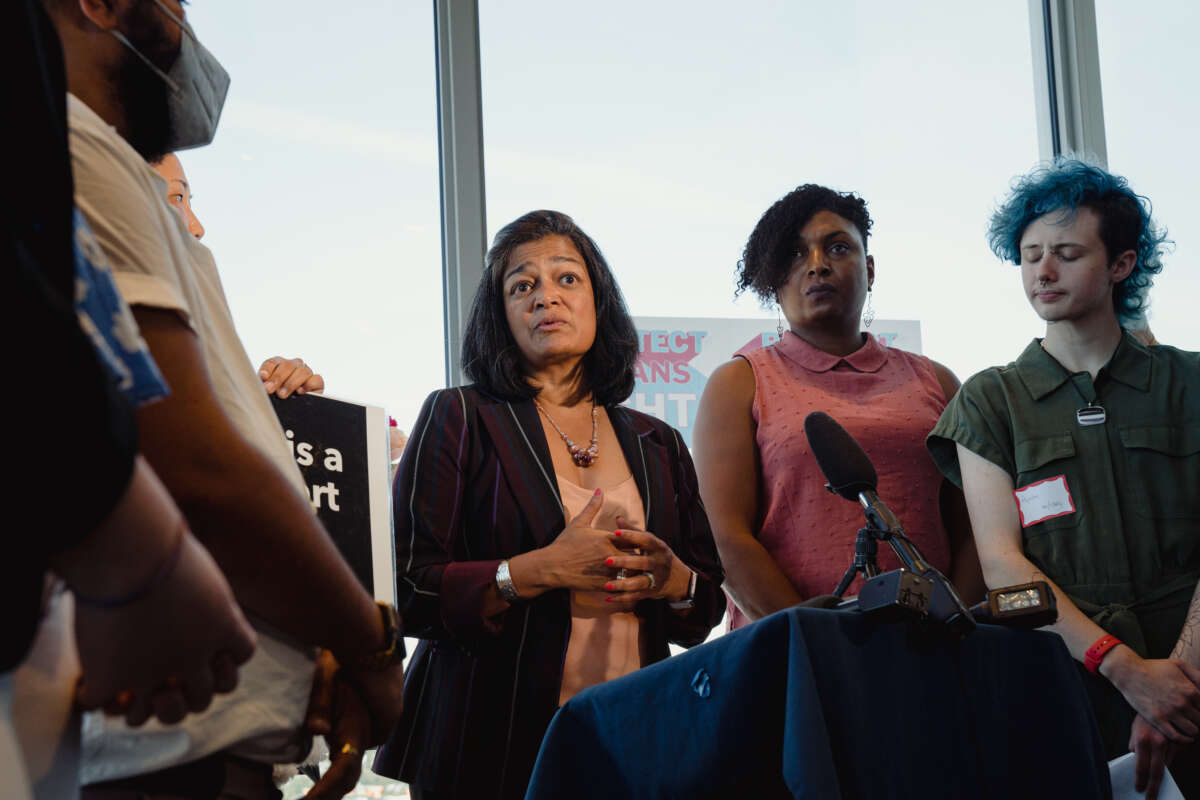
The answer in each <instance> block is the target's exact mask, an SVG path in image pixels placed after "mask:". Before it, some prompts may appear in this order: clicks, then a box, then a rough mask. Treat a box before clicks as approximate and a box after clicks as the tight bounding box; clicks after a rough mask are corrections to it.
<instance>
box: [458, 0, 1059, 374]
mask: <svg viewBox="0 0 1200 800" xmlns="http://www.w3.org/2000/svg"><path fill="white" fill-rule="evenodd" d="M480 15H481V20H480V39H481V57H482V63H483V108H484V141H485V148H486V152H485V162H486V168H487V218H488V225H489V229H490V231H491V233H493V234H494V232H495V231H496V230H497V229H499V227H500V226H502V225H503V224H505V223H507V222H509V221H511V220H512V219H514V218H515V217H517V216H519V215H520V214H522V213H524V212H525V211H528V210H531V209H534V208H555V209H558V210H561V211H565V212H567V213H569V214H571V215H572V216H574V217H575V219H576V221H577V222H578V223H579V224H580V225H581V226H582V227H583V228H584V229H585V230H586V231H588V232H589V233H590V234H591V235H592V236H593V237H594V238H595V239H596V241H597V242H598V243H599V245H600V247H601V248H602V249H603V250H604V252H605V255H606V256H607V257H608V260H609V262H610V264H611V265H612V266H613V268H614V270H615V272H616V274H617V279H618V281H619V282H620V285H621V287H622V289H623V290H624V292H625V296H626V299H627V300H628V302H629V305H630V308H631V310H632V312H633V313H634V315H635V316H654V317H664V316H677V317H745V316H770V317H771V318H772V320H773V319H774V311H773V310H771V311H766V312H764V311H763V310H761V309H759V307H758V304H757V301H756V300H754V299H753V298H752V297H750V296H748V295H747V296H743V297H742V298H741V299H740V300H738V301H737V302H735V301H734V299H733V290H734V277H733V276H734V270H735V266H736V263H737V261H738V258H739V256H740V253H741V249H742V247H743V245H744V243H745V241H746V238H747V236H748V235H749V233H750V231H751V229H752V228H753V226H754V224H755V222H756V221H757V220H758V218H759V216H760V215H761V214H762V213H763V211H765V210H766V208H767V207H768V206H769V205H770V204H771V203H772V202H773V201H775V200H776V199H777V198H779V197H780V196H781V195H783V194H785V193H786V192H787V191H789V190H790V189H792V188H794V187H795V186H797V185H798V184H801V183H806V182H817V183H824V184H827V185H830V186H834V187H837V188H840V189H849V190H854V191H856V192H858V193H860V194H861V195H863V196H864V197H865V198H866V199H867V201H868V202H869V204H870V209H871V213H872V215H873V217H874V218H875V221H876V225H875V231H874V235H873V236H872V239H871V242H870V250H871V251H872V252H873V253H874V255H875V258H876V263H877V278H876V290H875V293H874V294H875V297H874V305H875V308H876V310H877V312H878V313H879V315H880V316H881V317H884V318H891V319H917V320H920V322H921V324H922V329H923V330H922V342H923V350H924V352H925V353H927V354H928V355H930V356H931V357H933V358H934V359H937V360H939V361H942V362H944V363H946V364H947V365H948V366H950V367H951V368H952V369H953V370H955V371H956V372H957V373H958V374H959V375H960V377H966V375H968V374H970V373H973V372H975V371H977V370H979V369H981V368H983V367H986V366H989V365H991V364H995V363H1004V362H1007V361H1009V360H1011V359H1012V358H1014V357H1015V356H1016V355H1017V354H1018V353H1019V352H1020V350H1021V349H1022V348H1023V347H1024V345H1025V344H1026V343H1027V342H1028V340H1029V338H1030V337H1032V336H1033V335H1035V334H1036V333H1037V332H1038V331H1039V330H1040V329H1041V325H1040V323H1039V322H1038V320H1037V318H1036V317H1035V316H1034V315H1033V312H1032V311H1031V310H1030V309H1029V307H1028V304H1027V303H1026V301H1025V300H1024V297H1023V295H1022V292H1021V289H1020V287H1019V280H1018V277H1017V274H1016V271H1015V269H1014V268H1012V267H1006V266H1004V265H1001V264H999V263H998V262H996V260H995V259H994V258H993V257H992V255H991V254H990V252H989V251H988V249H987V247H986V244H985V242H984V230H985V226H986V221H987V216H988V213H989V212H990V210H991V208H992V206H993V204H994V202H995V201H996V199H997V198H999V197H1000V196H1001V195H1002V194H1003V193H1004V191H1005V189H1006V187H1007V185H1008V182H1009V180H1010V179H1011V178H1012V177H1013V176H1014V175H1016V174H1019V173H1021V172H1024V171H1025V170H1027V169H1028V168H1029V167H1030V166H1031V165H1032V164H1033V163H1034V162H1035V161H1036V160H1037V139H1036V135H1035V118H1034V105H1033V81H1032V76H1031V57H1030V44H1029V42H1030V39H1029V27H1028V12H1027V10H1026V7H1025V4H1023V3H999V4H991V5H978V4H972V5H970V6H965V5H963V4H961V3H956V2H951V1H950V0H942V1H941V2H934V3H920V4H911V3H910V4H903V3H901V4H895V3H880V2H867V1H866V0H864V1H863V2H846V3H835V4H830V3H816V2H791V3H779V2H767V1H766V0H755V1H753V2H745V3H739V4H736V5H731V4H729V3H723V2H697V3H687V4H682V3H650V4H646V3H639V2H633V1H632V0H616V1H615V2H610V3H604V4H598V5H597V4H590V5H580V6H575V5H571V4H563V3H557V2H551V0H522V1H521V2H510V3H504V4H491V3H484V4H481V5H480Z"/></svg>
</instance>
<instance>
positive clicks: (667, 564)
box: [545, 490, 691, 611]
mask: <svg viewBox="0 0 1200 800" xmlns="http://www.w3.org/2000/svg"><path fill="white" fill-rule="evenodd" d="M603 502H604V495H603V492H602V491H601V490H596V493H595V494H594V495H592V499H591V500H589V501H588V504H587V505H586V506H584V508H583V510H582V511H580V513H579V514H578V515H577V516H576V517H575V518H574V519H572V520H571V521H570V522H569V523H568V524H567V527H566V528H565V529H564V530H563V532H562V533H561V534H559V535H558V538H556V539H555V540H554V542H553V543H552V544H550V545H548V546H547V547H546V554H545V555H546V561H547V562H548V566H547V571H548V572H549V573H550V576H549V577H550V585H551V586H553V587H555V588H567V589H573V590H576V591H594V592H607V593H608V594H607V596H606V597H605V601H606V602H608V603H611V604H612V605H613V610H614V611H632V610H633V608H634V606H636V605H637V604H638V603H639V602H641V601H642V600H650V599H658V598H666V599H668V600H681V599H683V598H684V597H685V596H686V595H687V590H688V582H689V580H690V578H691V570H689V569H688V567H687V565H686V564H684V563H683V562H682V561H681V560H680V559H679V558H678V557H677V556H676V555H675V553H674V552H672V550H671V548H670V547H669V546H668V545H667V543H666V542H664V541H663V540H662V539H659V538H658V537H657V536H655V535H654V534H653V533H650V532H648V531H643V530H637V529H635V528H630V527H629V526H628V525H626V524H625V522H626V521H625V520H623V519H621V518H618V519H617V524H618V528H617V529H616V530H614V531H605V530H600V529H598V528H593V527H592V525H593V523H594V522H595V519H596V517H597V515H598V514H599V513H600V507H601V506H602V505H603Z"/></svg>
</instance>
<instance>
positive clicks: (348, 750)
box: [338, 742, 362, 756]
mask: <svg viewBox="0 0 1200 800" xmlns="http://www.w3.org/2000/svg"><path fill="white" fill-rule="evenodd" d="M338 755H339V756H358V755H362V753H361V752H359V749H358V748H357V747H355V746H354V745H352V744H350V743H349V742H346V743H345V744H343V745H342V749H341V750H338Z"/></svg>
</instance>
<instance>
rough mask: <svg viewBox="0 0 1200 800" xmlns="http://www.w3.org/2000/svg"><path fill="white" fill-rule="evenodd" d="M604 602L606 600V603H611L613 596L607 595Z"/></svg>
mask: <svg viewBox="0 0 1200 800" xmlns="http://www.w3.org/2000/svg"><path fill="white" fill-rule="evenodd" d="M604 602H606V603H611V602H612V598H611V597H606V598H604Z"/></svg>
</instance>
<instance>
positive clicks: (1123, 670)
mask: <svg viewBox="0 0 1200 800" xmlns="http://www.w3.org/2000/svg"><path fill="white" fill-rule="evenodd" d="M1114 657H1115V658H1114ZM1105 662H1106V663H1105V669H1103V670H1102V671H1103V672H1104V674H1105V676H1106V677H1108V678H1109V680H1110V681H1112V683H1113V685H1114V686H1116V688H1117V689H1118V690H1119V691H1120V692H1121V694H1122V695H1123V696H1124V697H1125V699H1126V701H1128V702H1129V704H1130V705H1131V706H1133V709H1134V711H1136V712H1137V717H1136V718H1135V719H1134V721H1133V728H1132V730H1131V732H1130V736H1129V749H1130V750H1131V751H1132V752H1134V753H1135V754H1136V759H1137V761H1136V766H1135V781H1134V784H1135V788H1136V789H1137V790H1138V791H1145V792H1146V797H1147V800H1154V798H1156V797H1157V796H1158V788H1159V783H1160V781H1161V780H1162V772H1163V768H1164V767H1165V766H1166V765H1168V764H1170V762H1171V759H1172V758H1173V757H1174V755H1175V752H1176V751H1177V750H1178V749H1179V747H1181V746H1184V745H1188V744H1191V743H1192V742H1194V741H1195V740H1196V736H1197V734H1200V668H1197V667H1195V666H1193V665H1191V664H1189V663H1187V662H1185V661H1181V660H1179V659H1177V658H1161V659H1142V658H1140V657H1139V656H1138V655H1137V654H1136V653H1134V652H1133V650H1131V649H1129V648H1128V647H1126V646H1121V647H1119V648H1117V649H1116V650H1114V651H1113V653H1112V654H1111V655H1110V656H1109V658H1108V659H1105ZM1108 662H1111V664H1109V663H1108Z"/></svg>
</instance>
